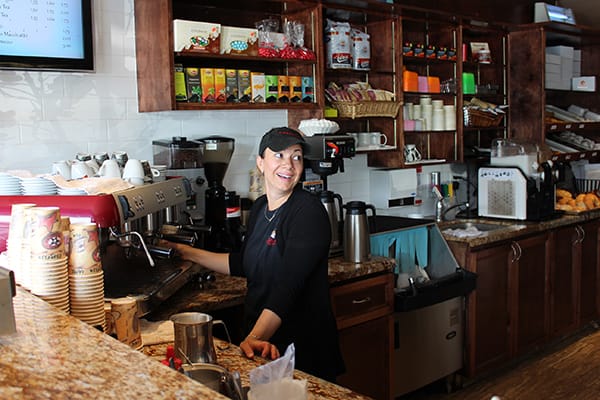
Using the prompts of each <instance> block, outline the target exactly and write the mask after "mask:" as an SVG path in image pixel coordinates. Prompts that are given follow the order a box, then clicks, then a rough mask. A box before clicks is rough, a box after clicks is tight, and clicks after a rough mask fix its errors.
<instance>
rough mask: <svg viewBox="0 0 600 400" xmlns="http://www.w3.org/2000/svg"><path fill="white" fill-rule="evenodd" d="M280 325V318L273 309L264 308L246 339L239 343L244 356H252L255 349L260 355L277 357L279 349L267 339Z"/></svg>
mask: <svg viewBox="0 0 600 400" xmlns="http://www.w3.org/2000/svg"><path fill="white" fill-rule="evenodd" d="M280 326H281V318H279V316H278V315H277V314H275V313H274V312H273V311H271V310H269V309H264V310H263V311H262V313H261V314H260V316H259V317H258V320H257V321H256V323H255V324H254V327H253V328H252V330H251V331H250V333H249V334H248V336H247V337H246V339H244V340H243V341H242V343H240V348H241V349H242V351H243V352H244V354H245V355H246V357H248V358H252V357H254V352H255V351H257V352H259V355H260V356H261V357H265V358H271V359H272V360H274V359H276V358H278V357H279V350H278V349H277V346H275V345H274V344H271V343H269V339H270V338H271V336H273V334H274V333H275V331H277V329H279V327H280Z"/></svg>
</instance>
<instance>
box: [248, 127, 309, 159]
mask: <svg viewBox="0 0 600 400" xmlns="http://www.w3.org/2000/svg"><path fill="white" fill-rule="evenodd" d="M294 144H299V145H300V146H302V150H303V151H305V150H306V141H305V140H304V136H302V134H301V133H300V132H298V131H296V130H294V129H291V128H286V127H281V128H273V129H271V130H270V131H269V132H267V133H265V134H264V135H263V137H262V139H261V140H260V145H259V146H258V154H260V155H261V156H262V155H263V154H264V152H265V149H266V148H267V147H268V148H269V149H271V150H273V151H281V150H284V149H287V148H288V147H290V146H291V145H294Z"/></svg>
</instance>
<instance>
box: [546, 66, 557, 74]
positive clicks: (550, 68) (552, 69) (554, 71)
mask: <svg viewBox="0 0 600 400" xmlns="http://www.w3.org/2000/svg"><path fill="white" fill-rule="evenodd" d="M546 73H547V74H558V75H560V64H546Z"/></svg>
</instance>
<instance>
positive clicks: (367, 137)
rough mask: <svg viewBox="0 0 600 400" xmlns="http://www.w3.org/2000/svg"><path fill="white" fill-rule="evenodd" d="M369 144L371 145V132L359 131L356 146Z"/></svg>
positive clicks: (367, 145)
mask: <svg viewBox="0 0 600 400" xmlns="http://www.w3.org/2000/svg"><path fill="white" fill-rule="evenodd" d="M370 145H371V133H370V132H359V133H358V146H357V147H369V146H370Z"/></svg>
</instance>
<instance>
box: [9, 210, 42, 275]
mask: <svg viewBox="0 0 600 400" xmlns="http://www.w3.org/2000/svg"><path fill="white" fill-rule="evenodd" d="M30 207H35V204H33V203H20V204H13V205H12V206H11V209H10V223H9V226H8V239H7V241H6V252H7V258H8V265H9V266H10V269H12V271H13V272H14V274H15V281H16V282H17V283H18V284H19V285H22V283H23V269H22V267H21V265H22V264H23V258H24V257H23V247H24V246H25V244H24V235H25V230H26V226H27V224H28V222H27V216H26V214H25V209H27V208H30ZM25 247H27V248H29V247H28V245H27V246H25ZM27 257H29V253H28V254H27Z"/></svg>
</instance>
